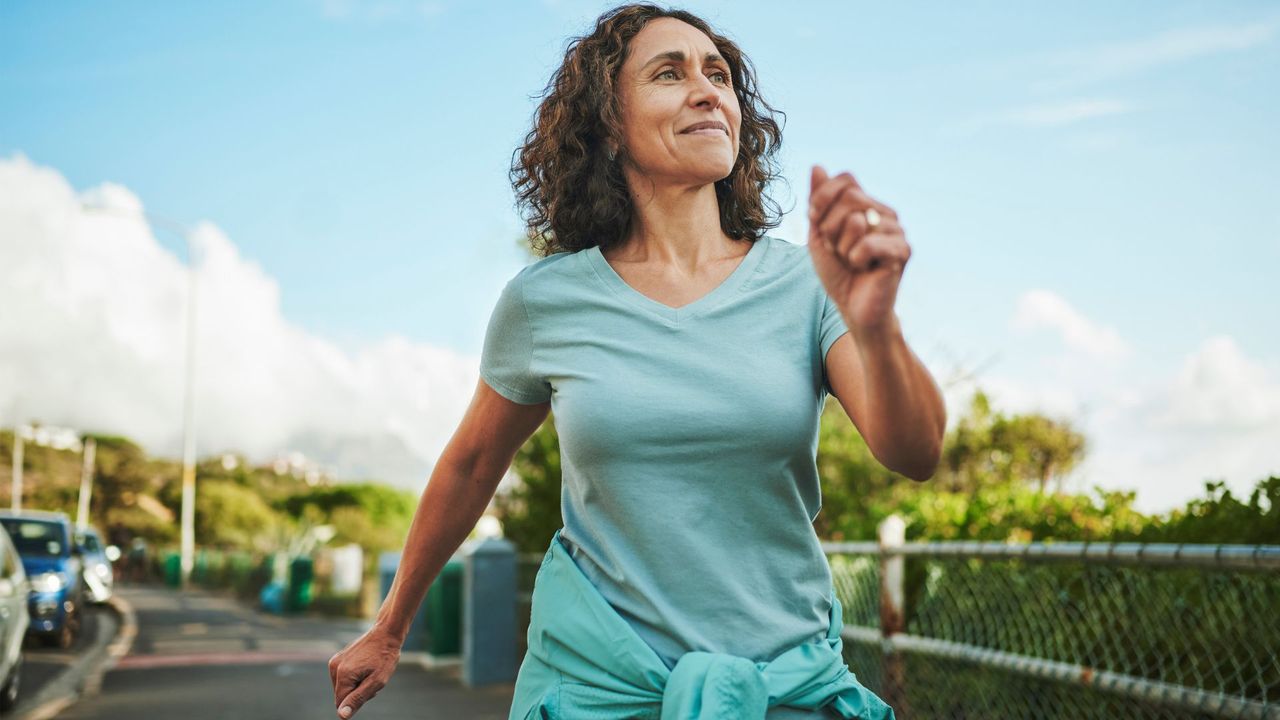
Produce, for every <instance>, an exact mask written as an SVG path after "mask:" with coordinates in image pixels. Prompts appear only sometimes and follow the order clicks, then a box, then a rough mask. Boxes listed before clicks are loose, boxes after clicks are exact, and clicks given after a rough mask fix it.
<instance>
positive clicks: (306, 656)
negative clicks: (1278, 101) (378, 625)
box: [112, 650, 337, 670]
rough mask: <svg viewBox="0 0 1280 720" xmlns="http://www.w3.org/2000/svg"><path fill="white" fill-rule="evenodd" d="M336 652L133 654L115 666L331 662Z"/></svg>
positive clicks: (145, 667)
mask: <svg viewBox="0 0 1280 720" xmlns="http://www.w3.org/2000/svg"><path fill="white" fill-rule="evenodd" d="M336 653H337V651H336V650H335V651H333V652H328V651H325V652H315V651H312V652H254V651H245V652H236V653H193V654H189V655H130V656H129V657H125V658H121V659H120V662H118V663H116V665H115V667H114V668H112V670H148V669H151V668H158V667H198V666H208V665H263V664H272V663H285V662H323V663H327V662H329V658H331V657H333V656H334V654H336Z"/></svg>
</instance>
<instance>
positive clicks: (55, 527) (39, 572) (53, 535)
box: [0, 510, 84, 649]
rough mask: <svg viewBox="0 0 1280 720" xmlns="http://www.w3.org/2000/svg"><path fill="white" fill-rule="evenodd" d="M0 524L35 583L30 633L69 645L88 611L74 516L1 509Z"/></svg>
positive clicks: (28, 605)
mask: <svg viewBox="0 0 1280 720" xmlns="http://www.w3.org/2000/svg"><path fill="white" fill-rule="evenodd" d="M0 525H3V526H4V529H5V530H7V531H8V533H9V539H10V540H12V541H13V545H14V547H16V548H17V549H18V556H19V557H20V558H21V559H22V568H23V570H25V571H26V574H27V579H28V580H29V581H30V582H31V592H30V594H29V596H28V603H27V610H28V612H29V614H30V615H31V626H30V627H29V628H28V630H27V632H28V633H30V634H32V635H34V636H37V637H39V638H41V639H42V640H44V641H45V642H46V643H47V644H51V645H57V646H59V647H61V648H63V649H66V648H70V647H71V646H72V645H73V644H74V643H75V641H76V638H77V637H78V636H79V634H80V625H81V618H82V616H83V613H84V577H83V575H84V570H83V567H84V565H83V563H82V562H81V560H80V548H78V547H76V545H75V543H74V542H73V541H72V540H73V538H72V528H71V518H69V517H67V514H66V513H63V512H48V511H44V510H19V511H16V512H15V511H13V510H0Z"/></svg>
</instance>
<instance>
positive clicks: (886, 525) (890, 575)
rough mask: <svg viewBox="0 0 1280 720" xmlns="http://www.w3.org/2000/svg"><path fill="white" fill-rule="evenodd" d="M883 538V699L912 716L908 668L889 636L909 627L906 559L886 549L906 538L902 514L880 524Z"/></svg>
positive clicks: (899, 714) (899, 713)
mask: <svg viewBox="0 0 1280 720" xmlns="http://www.w3.org/2000/svg"><path fill="white" fill-rule="evenodd" d="M876 530H877V534H878V535H879V538H880V550H881V552H880V638H881V655H880V659H881V677H882V678H883V679H884V680H883V690H882V692H881V699H882V700H884V701H885V702H886V703H888V704H889V706H890V707H892V708H893V709H894V713H895V714H896V715H897V717H899V718H908V717H910V716H911V715H910V713H909V711H908V710H907V707H906V700H907V695H906V690H907V686H906V668H905V667H903V661H902V653H900V652H897V651H896V650H893V649H891V645H890V644H889V642H888V640H889V638H891V637H893V636H894V635H895V634H897V633H900V632H904V631H905V630H906V623H905V613H904V610H903V608H904V605H905V600H904V595H903V590H902V585H903V575H904V568H903V564H904V560H905V558H904V557H903V556H902V555H900V554H895V555H889V554H886V553H885V552H884V551H885V550H887V549H891V548H900V547H902V544H903V543H904V542H906V535H907V532H906V531H907V524H906V522H905V521H904V520H903V519H902V516H901V515H898V514H896V513H895V514H893V515H889V516H888V517H886V518H885V519H884V520H881V521H880V525H879V526H878V527H877V528H876Z"/></svg>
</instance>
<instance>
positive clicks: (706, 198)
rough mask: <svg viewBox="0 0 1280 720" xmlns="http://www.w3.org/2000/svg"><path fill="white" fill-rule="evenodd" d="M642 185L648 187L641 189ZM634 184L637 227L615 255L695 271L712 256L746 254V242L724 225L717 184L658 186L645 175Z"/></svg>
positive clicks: (613, 250) (639, 261)
mask: <svg viewBox="0 0 1280 720" xmlns="http://www.w3.org/2000/svg"><path fill="white" fill-rule="evenodd" d="M637 186H638V187H642V188H644V190H645V192H643V194H641V193H637V192H635V190H634V188H636V187H637ZM631 187H632V188H633V191H632V193H631V198H632V202H633V203H634V206H635V216H634V218H633V224H632V231H631V233H630V235H628V236H627V239H626V240H625V241H623V242H622V243H621V244H619V245H618V246H617V247H615V248H613V249H612V250H611V251H610V253H609V257H610V259H616V260H619V261H621V262H637V263H657V264H661V265H670V266H675V267H681V268H685V269H686V270H687V271H688V272H689V273H690V274H692V273H693V272H694V271H695V270H697V269H698V268H699V267H702V266H704V265H705V264H706V263H707V262H709V261H712V260H715V259H718V258H724V257H725V256H736V255H740V254H741V250H739V249H738V248H737V247H736V246H737V245H739V244H740V243H738V242H737V241H735V240H733V239H732V238H730V237H729V236H727V235H725V234H724V231H723V230H721V228H720V203H719V200H718V199H717V198H716V190H715V186H714V185H713V184H711V183H703V184H699V185H696V186H691V185H657V186H656V187H652V186H651V185H650V183H649V181H648V179H645V180H643V181H641V182H639V183H635V182H633V183H632V184H631ZM651 187H652V190H650V188H651Z"/></svg>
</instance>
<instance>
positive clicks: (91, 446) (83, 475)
mask: <svg viewBox="0 0 1280 720" xmlns="http://www.w3.org/2000/svg"><path fill="white" fill-rule="evenodd" d="M97 449H98V442H97V441H96V440H94V439H93V438H85V440H84V467H83V468H81V470H80V502H79V503H78V504H77V507H76V527H77V528H79V529H81V530H83V529H85V528H86V527H88V525H89V498H90V496H91V495H92V494H93V457H94V453H95V452H96V451H97Z"/></svg>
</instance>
